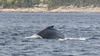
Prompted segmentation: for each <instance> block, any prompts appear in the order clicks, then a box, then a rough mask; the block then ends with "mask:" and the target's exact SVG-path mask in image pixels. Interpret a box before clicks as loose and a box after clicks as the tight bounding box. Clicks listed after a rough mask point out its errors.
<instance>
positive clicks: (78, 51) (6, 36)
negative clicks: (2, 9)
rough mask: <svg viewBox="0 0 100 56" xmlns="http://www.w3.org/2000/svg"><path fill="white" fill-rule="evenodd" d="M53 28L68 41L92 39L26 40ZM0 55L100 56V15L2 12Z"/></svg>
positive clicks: (0, 17)
mask: <svg viewBox="0 0 100 56" xmlns="http://www.w3.org/2000/svg"><path fill="white" fill-rule="evenodd" d="M50 25H55V28H56V29H58V30H59V31H61V32H62V33H63V34H64V35H65V36H66V37H68V38H70V37H73V38H78V37H84V38H90V39H88V40H65V41H60V40H50V39H48V40H47V39H25V37H26V36H31V35H32V34H35V33H37V32H39V31H40V30H42V29H44V28H45V27H47V26H50ZM0 56H100V14H96V13H94V14H92V13H0Z"/></svg>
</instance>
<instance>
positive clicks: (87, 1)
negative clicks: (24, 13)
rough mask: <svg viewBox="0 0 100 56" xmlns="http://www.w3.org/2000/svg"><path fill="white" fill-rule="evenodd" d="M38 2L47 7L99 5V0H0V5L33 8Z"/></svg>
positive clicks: (3, 6)
mask: <svg viewBox="0 0 100 56" xmlns="http://www.w3.org/2000/svg"><path fill="white" fill-rule="evenodd" d="M39 4H48V9H54V8H58V7H60V6H70V5H72V6H75V7H87V6H93V7H100V0H0V7H2V8H33V7H34V6H35V5H39Z"/></svg>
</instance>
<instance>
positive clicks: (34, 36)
mask: <svg viewBox="0 0 100 56" xmlns="http://www.w3.org/2000/svg"><path fill="white" fill-rule="evenodd" d="M25 38H42V37H41V36H39V35H37V34H33V35H32V36H29V37H25Z"/></svg>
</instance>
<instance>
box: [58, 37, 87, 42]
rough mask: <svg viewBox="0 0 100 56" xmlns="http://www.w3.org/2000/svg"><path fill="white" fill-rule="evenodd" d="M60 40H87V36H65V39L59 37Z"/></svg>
mask: <svg viewBox="0 0 100 56" xmlns="http://www.w3.org/2000/svg"><path fill="white" fill-rule="evenodd" d="M59 40H62V41H63V40H87V38H82V37H80V38H64V39H59Z"/></svg>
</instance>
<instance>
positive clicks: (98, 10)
mask: <svg viewBox="0 0 100 56" xmlns="http://www.w3.org/2000/svg"><path fill="white" fill-rule="evenodd" d="M0 12H84V13H100V8H98V7H96V8H62V7H59V8H57V9H52V10H48V9H47V8H17V9H11V8H10V9H8V8H5V9H0Z"/></svg>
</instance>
